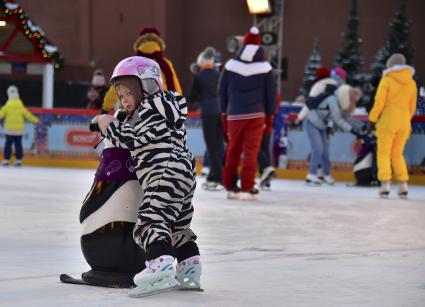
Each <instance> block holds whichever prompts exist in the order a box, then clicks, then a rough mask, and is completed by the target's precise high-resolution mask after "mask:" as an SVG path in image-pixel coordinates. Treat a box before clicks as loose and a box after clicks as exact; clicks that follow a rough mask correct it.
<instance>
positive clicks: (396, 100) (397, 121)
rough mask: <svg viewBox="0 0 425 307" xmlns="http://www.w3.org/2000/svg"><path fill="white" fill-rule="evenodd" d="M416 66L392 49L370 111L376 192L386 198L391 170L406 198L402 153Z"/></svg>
mask: <svg viewBox="0 0 425 307" xmlns="http://www.w3.org/2000/svg"><path fill="white" fill-rule="evenodd" d="M414 73H415V70H414V69H413V68H412V67H410V66H408V65H406V58H405V57H404V55H402V54H399V53H395V54H393V55H392V56H391V57H390V58H389V59H388V60H387V69H386V70H385V71H384V72H383V75H382V79H381V81H380V83H379V85H378V89H377V92H376V96H375V103H374V106H373V108H372V110H371V111H370V113H369V122H370V124H369V130H372V129H373V126H374V125H375V123H376V137H377V145H378V149H377V160H378V179H379V180H380V181H381V190H380V191H379V194H380V196H381V197H383V198H386V197H388V195H389V193H390V188H391V177H392V176H391V175H392V174H391V172H392V170H393V171H394V177H395V179H396V180H397V181H398V182H399V183H400V186H399V190H398V195H399V196H400V197H401V198H406V197H407V193H408V185H407V181H408V180H409V174H408V171H407V165H406V161H405V160H404V157H403V151H404V146H405V145H406V142H407V140H408V139H409V137H410V133H411V123H410V121H411V119H412V117H413V115H414V114H415V112H416V95H417V87H416V83H415V81H414V80H413V75H414Z"/></svg>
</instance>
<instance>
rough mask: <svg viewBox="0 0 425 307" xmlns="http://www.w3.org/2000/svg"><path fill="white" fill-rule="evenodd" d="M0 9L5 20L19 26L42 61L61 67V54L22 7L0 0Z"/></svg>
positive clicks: (56, 67)
mask: <svg viewBox="0 0 425 307" xmlns="http://www.w3.org/2000/svg"><path fill="white" fill-rule="evenodd" d="M0 10H1V11H2V12H3V13H4V14H5V15H6V21H13V20H14V21H15V24H16V25H17V27H19V26H20V28H21V30H22V33H23V34H24V35H25V36H26V37H27V38H28V40H29V41H30V42H31V43H32V45H33V46H34V48H35V50H37V51H38V52H39V54H40V56H41V60H42V61H43V62H48V63H49V62H52V63H53V64H54V67H55V69H60V68H62V66H63V61H64V59H63V56H62V54H61V53H60V52H59V51H58V48H57V47H56V46H54V45H52V44H51V43H50V42H49V41H48V40H47V38H46V37H45V34H44V31H43V30H42V29H41V28H40V27H38V26H37V25H35V24H34V23H33V22H32V20H31V19H30V18H29V17H28V15H27V14H26V13H25V11H24V9H23V8H21V7H20V6H19V5H18V4H17V3H13V2H8V1H6V0H0Z"/></svg>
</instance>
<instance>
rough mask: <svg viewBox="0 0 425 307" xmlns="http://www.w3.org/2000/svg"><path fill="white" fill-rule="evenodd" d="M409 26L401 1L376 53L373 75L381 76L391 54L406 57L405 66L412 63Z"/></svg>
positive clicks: (413, 50)
mask: <svg viewBox="0 0 425 307" xmlns="http://www.w3.org/2000/svg"><path fill="white" fill-rule="evenodd" d="M411 25H412V21H411V20H410V18H409V17H408V16H407V8H406V2H405V1H404V0H401V1H400V5H399V7H398V9H397V10H396V11H395V14H394V17H393V19H392V20H391V22H390V30H389V33H388V36H387V39H386V41H385V42H384V45H383V46H382V47H381V49H379V50H378V52H377V53H376V56H375V62H374V63H373V64H372V70H373V74H374V75H381V73H382V71H383V70H385V69H386V66H385V64H386V62H387V59H388V58H389V57H390V55H392V54H393V53H401V54H403V55H404V56H405V57H406V63H407V64H412V63H413V58H414V55H415V48H414V47H413V44H412V42H411V40H410V37H409V34H410V27H411Z"/></svg>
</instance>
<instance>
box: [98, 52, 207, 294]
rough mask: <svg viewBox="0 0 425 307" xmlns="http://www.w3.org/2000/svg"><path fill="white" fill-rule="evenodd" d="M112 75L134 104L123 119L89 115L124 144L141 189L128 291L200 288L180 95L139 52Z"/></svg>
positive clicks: (123, 98) (191, 173) (122, 97)
mask: <svg viewBox="0 0 425 307" xmlns="http://www.w3.org/2000/svg"><path fill="white" fill-rule="evenodd" d="M111 83H112V84H113V85H114V86H115V89H116V92H117V96H118V99H119V101H120V102H121V103H122V104H123V105H126V104H128V103H134V104H136V105H137V108H136V110H135V112H134V114H133V116H132V117H131V118H130V119H129V120H128V121H127V122H126V123H124V124H123V123H120V122H118V121H117V120H116V119H114V117H112V116H111V115H100V116H98V117H97V118H95V119H94V122H97V124H98V125H99V128H100V130H101V132H102V135H103V136H105V137H106V138H108V139H109V140H110V141H111V142H112V143H113V144H114V145H115V146H117V147H121V148H128V149H129V150H130V152H131V156H132V158H133V161H134V164H135V169H136V175H137V178H138V180H139V183H140V185H141V186H142V190H143V192H144V196H143V201H142V204H141V205H140V207H139V210H138V219H137V222H136V225H135V228H134V232H133V236H134V240H135V242H136V243H137V244H139V245H140V246H142V247H143V248H144V249H145V250H146V254H147V260H148V262H147V265H146V268H145V269H144V270H143V271H142V272H140V273H138V274H136V276H135V277H134V283H135V284H136V288H133V289H131V290H130V291H129V295H130V296H135V297H136V296H146V295H151V294H154V293H157V292H163V291H166V290H169V289H173V288H176V287H178V288H181V289H190V290H200V275H201V263H200V256H199V249H198V246H197V244H196V243H195V240H196V235H195V234H194V233H193V231H192V230H191V229H190V222H191V220H192V215H193V206H192V198H193V193H194V191H195V186H196V180H195V162H194V158H193V156H192V153H191V152H190V151H189V150H188V148H187V145H186V129H185V126H184V122H185V120H186V116H187V107H186V101H185V99H184V97H182V96H180V95H178V94H177V93H174V92H164V91H163V90H162V80H161V71H160V68H159V66H158V64H157V63H156V62H154V61H152V60H150V59H148V58H144V57H140V56H134V57H130V58H126V59H124V60H122V61H121V62H120V63H119V64H118V65H117V66H116V67H115V70H114V72H113V74H112V77H111ZM175 258H177V261H178V264H177V272H176V269H175V267H174V259H175Z"/></svg>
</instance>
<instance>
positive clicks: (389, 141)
mask: <svg viewBox="0 0 425 307" xmlns="http://www.w3.org/2000/svg"><path fill="white" fill-rule="evenodd" d="M376 136H377V139H378V150H377V160H378V179H379V180H380V181H390V180H391V166H392V170H393V171H394V177H395V179H396V180H397V181H408V180H409V174H408V172H407V165H406V161H405V160H404V156H403V151H404V146H405V145H406V142H407V140H408V139H409V136H410V131H406V130H398V131H394V132H393V131H388V130H380V129H378V131H377V133H376Z"/></svg>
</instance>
